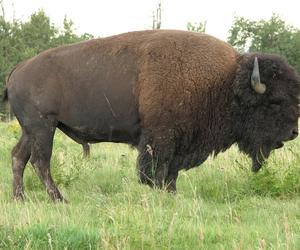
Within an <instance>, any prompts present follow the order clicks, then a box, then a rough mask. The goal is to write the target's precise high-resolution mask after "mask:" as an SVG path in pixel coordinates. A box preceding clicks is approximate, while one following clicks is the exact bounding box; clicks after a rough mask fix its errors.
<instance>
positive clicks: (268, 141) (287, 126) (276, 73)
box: [233, 54, 300, 172]
mask: <svg viewBox="0 0 300 250" xmlns="http://www.w3.org/2000/svg"><path fill="white" fill-rule="evenodd" d="M255 58H258V61H257V63H258V64H256V63H255V60H256V59H255ZM258 65H259V67H258ZM258 68H259V69H258ZM257 72H259V73H258V75H257ZM233 87H234V95H235V101H234V103H233V114H234V121H237V122H236V125H235V131H236V133H237V137H238V138H237V141H238V144H239V147H240V149H241V150H242V151H244V152H246V153H247V154H248V155H250V156H251V158H252V161H253V165H252V169H253V171H255V172H256V171H258V170H259V169H260V168H261V166H262V163H263V162H264V160H265V159H266V158H268V156H269V155H270V152H271V151H272V150H274V149H277V148H281V147H282V146H283V145H284V143H285V142H286V141H289V140H293V139H295V138H296V137H297V136H298V118H299V97H300V79H299V77H298V75H297V74H296V73H295V71H294V70H293V69H292V68H291V67H290V66H289V65H288V64H287V63H286V62H285V61H284V60H283V59H282V58H280V57H278V56H274V55H261V54H258V55H254V54H250V55H247V56H244V58H242V59H241V62H240V68H239V69H238V72H237V77H236V79H235V83H234V86H233Z"/></svg>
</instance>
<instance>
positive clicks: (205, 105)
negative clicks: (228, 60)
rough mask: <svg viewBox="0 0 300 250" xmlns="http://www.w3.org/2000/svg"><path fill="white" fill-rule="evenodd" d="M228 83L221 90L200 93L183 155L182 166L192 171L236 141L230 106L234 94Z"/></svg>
mask: <svg viewBox="0 0 300 250" xmlns="http://www.w3.org/2000/svg"><path fill="white" fill-rule="evenodd" d="M231 82H232V81H230V82H228V83H227V86H224V88H222V89H219V88H217V89H209V90H208V91H202V92H199V94H200V96H199V95H198V97H197V98H198V100H200V101H198V103H199V105H197V106H198V107H199V108H198V109H195V110H194V114H193V117H191V118H192V119H193V124H192V125H191V127H190V128H187V129H190V133H188V134H189V136H190V137H187V138H184V139H183V140H185V141H186V142H184V143H183V144H182V145H188V144H189V147H186V148H185V150H184V149H183V151H185V153H184V152H182V154H181V155H182V159H181V161H182V162H183V163H182V167H183V168H191V167H194V166H197V165H199V164H201V163H202V162H204V161H205V160H206V159H207V157H208V156H209V155H210V154H215V155H216V154H218V153H219V152H221V151H225V150H226V149H228V148H229V147H230V146H231V145H232V144H234V143H235V142H236V136H235V133H234V120H233V119H232V112H231V106H232V102H233V92H232V88H231Z"/></svg>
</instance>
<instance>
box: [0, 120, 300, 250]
mask: <svg viewBox="0 0 300 250" xmlns="http://www.w3.org/2000/svg"><path fill="white" fill-rule="evenodd" d="M18 137H19V127H18V125H17V123H15V122H12V123H6V124H4V123H1V124H0V145H1V146H0V147H1V148H0V248H3V249H300V154H299V150H300V139H297V140H295V141H293V142H290V143H286V145H285V147H284V148H283V149H280V150H277V151H276V152H274V153H273V154H272V155H271V158H270V159H269V161H268V164H267V165H266V166H265V167H264V169H263V170H262V171H260V172H259V173H258V174H252V173H251V171H250V165H251V163H250V160H249V159H248V158H247V157H246V156H245V155H242V154H240V153H239V152H238V150H237V148H236V147H232V148H231V149H230V150H228V151H227V152H226V153H223V154H220V155H218V157H216V158H214V159H213V158H209V159H208V160H207V161H206V162H205V164H203V165H202V166H201V167H198V168H195V169H192V170H189V171H187V172H184V171H183V172H181V173H180V176H179V179H178V193H177V194H176V195H173V194H169V193H166V192H163V191H160V190H153V189H151V188H149V187H147V186H144V185H141V184H139V183H138V180H137V175H136V169H135V159H136V156H137V152H136V151H135V150H134V149H132V148H130V147H128V146H126V145H121V144H108V143H103V144H97V145H92V148H91V157H90V158H88V159H84V158H83V157H82V148H81V146H80V145H78V144H76V143H74V142H73V141H71V140H70V139H68V138H67V137H66V136H64V135H63V134H61V133H60V132H58V131H57V134H56V138H55V146H54V151H53V156H52V173H53V176H54V179H55V181H56V183H57V184H58V186H59V188H60V190H61V191H62V193H63V194H64V196H65V197H66V198H67V199H68V200H69V202H70V203H69V204H54V203H52V202H51V201H50V200H49V198H48V195H47V193H46V191H45V189H44V187H43V186H42V185H41V183H40V181H39V179H38V178H37V176H36V174H35V173H34V171H33V169H32V167H31V165H30V164H28V165H27V169H26V171H25V191H26V196H27V199H26V201H25V202H15V201H13V200H12V198H11V179H12V174H11V164H10V161H11V160H10V151H11V149H12V148H13V146H14V145H15V144H16V142H17V140H18Z"/></svg>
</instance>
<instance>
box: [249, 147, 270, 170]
mask: <svg viewBox="0 0 300 250" xmlns="http://www.w3.org/2000/svg"><path fill="white" fill-rule="evenodd" d="M270 152H271V150H267V149H266V148H265V147H262V148H261V149H260V150H259V151H258V152H256V153H255V154H252V155H251V159H252V171H253V172H255V173H256V172H258V171H259V170H260V169H261V167H262V165H263V164H264V163H265V161H266V160H267V158H268V157H269V155H270Z"/></svg>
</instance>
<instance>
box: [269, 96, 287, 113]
mask: <svg viewBox="0 0 300 250" xmlns="http://www.w3.org/2000/svg"><path fill="white" fill-rule="evenodd" d="M283 102H284V101H283V100H282V99H277V98H276V99H271V100H270V101H269V107H270V108H271V109H273V110H275V111H279V110H280V109H281V106H282V104H283Z"/></svg>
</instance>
